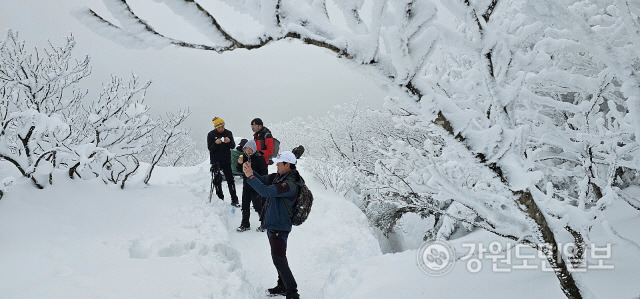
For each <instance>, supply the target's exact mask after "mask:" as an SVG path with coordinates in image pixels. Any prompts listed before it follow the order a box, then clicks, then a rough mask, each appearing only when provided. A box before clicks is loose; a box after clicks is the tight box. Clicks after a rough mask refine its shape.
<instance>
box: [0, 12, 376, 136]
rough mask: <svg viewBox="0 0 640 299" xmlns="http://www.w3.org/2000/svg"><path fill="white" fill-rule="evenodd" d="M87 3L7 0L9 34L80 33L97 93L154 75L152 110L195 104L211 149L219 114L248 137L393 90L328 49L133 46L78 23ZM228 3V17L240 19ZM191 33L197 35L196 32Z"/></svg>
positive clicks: (195, 127) (2, 17) (42, 38)
mask: <svg viewBox="0 0 640 299" xmlns="http://www.w3.org/2000/svg"><path fill="white" fill-rule="evenodd" d="M134 3H142V4H137V6H133V5H132V7H134V9H135V8H136V7H137V8H138V9H144V8H145V6H143V5H149V6H147V7H148V8H147V9H146V10H147V11H153V13H157V14H162V12H163V7H160V6H158V5H159V4H157V3H155V2H154V1H153V0H137V1H136V2H134ZM81 6H88V7H91V8H94V9H97V10H99V11H100V10H101V9H102V3H101V1H97V0H64V1H45V0H19V1H16V0H0V29H1V30H2V35H3V37H2V38H4V36H6V31H7V30H8V29H9V28H12V29H14V30H17V31H19V33H20V37H21V39H25V40H26V41H27V47H31V48H32V47H34V46H38V47H42V46H44V45H45V44H46V42H47V40H50V41H51V42H52V43H53V44H54V45H60V44H61V43H62V41H63V39H62V36H65V35H68V34H70V33H73V35H74V37H75V40H76V43H77V46H76V48H75V50H74V55H75V56H78V57H80V56H84V55H89V56H90V57H91V65H92V74H91V76H90V77H89V78H87V79H85V80H84V82H82V85H83V88H88V89H93V90H97V89H99V88H100V87H101V84H102V83H106V82H108V81H109V80H110V79H109V78H110V76H111V75H112V74H113V75H116V76H119V77H125V78H126V77H128V76H129V75H130V74H131V73H134V74H136V75H139V76H140V77H141V78H142V79H144V80H151V81H152V82H153V83H152V85H151V87H150V89H149V90H148V93H147V97H146V100H145V102H146V104H147V105H149V106H150V107H151V111H152V113H154V114H158V113H162V112H164V111H167V110H169V109H176V108H178V107H184V106H189V107H190V108H191V111H192V114H191V116H190V117H189V120H188V121H187V122H186V127H190V128H191V129H192V134H191V135H192V137H193V138H194V139H195V140H196V141H197V142H198V143H199V144H198V146H199V147H204V144H205V141H204V140H205V138H206V134H207V133H208V132H209V131H210V130H211V129H212V128H213V126H212V123H211V118H212V117H213V116H219V117H222V118H223V119H224V120H225V122H226V123H227V128H228V129H230V130H232V131H233V132H234V135H235V136H243V137H248V136H250V135H251V134H252V132H251V130H250V126H249V123H250V121H251V119H253V118H255V117H260V118H262V119H263V120H264V121H265V125H266V126H269V124H271V123H275V122H280V121H288V120H291V119H292V118H294V117H296V116H303V117H304V116H307V115H312V116H320V115H323V114H324V113H326V112H327V111H328V110H329V109H330V108H331V107H333V106H335V105H336V104H341V103H345V102H349V101H351V100H352V99H353V98H355V97H359V96H361V97H362V98H363V99H364V102H365V103H366V104H367V105H369V106H371V107H373V108H382V104H383V100H384V97H385V95H386V92H385V90H383V89H382V88H381V87H380V86H379V85H377V84H376V83H374V82H372V80H371V79H370V78H367V77H365V75H364V74H363V73H362V72H361V71H358V70H355V69H353V68H352V67H350V66H349V65H347V64H346V63H345V62H343V61H341V60H339V59H338V58H337V57H336V56H335V55H333V53H331V52H329V51H328V50H324V49H320V48H317V47H313V46H307V45H302V44H300V43H298V42H289V41H280V42H277V43H273V44H271V45H269V46H267V47H264V48H262V49H257V50H251V51H246V50H238V51H233V52H228V53H224V54H217V53H215V52H211V51H201V50H193V49H179V48H175V47H167V48H163V49H161V50H155V49H148V50H132V49H127V48H125V47H123V46H121V45H119V44H116V43H114V42H112V41H110V40H108V39H105V38H103V37H100V36H98V35H96V34H95V33H94V32H93V31H90V30H89V29H88V28H86V27H85V26H84V25H82V24H81V23H80V22H79V21H78V20H76V19H75V17H73V16H72V15H71V13H70V12H71V10H72V9H74V8H77V7H81ZM220 7H221V11H222V13H221V14H224V16H220V17H221V18H222V19H224V18H237V17H238V16H230V14H229V13H228V10H225V9H224V7H222V6H220ZM212 14H214V15H216V12H212ZM178 23H179V22H178V21H175V20H172V19H164V20H163V22H161V23H158V24H157V27H156V28H157V29H158V30H159V31H161V32H163V31H162V30H163V29H164V28H166V29H165V30H167V31H169V30H171V29H170V28H172V29H173V30H172V31H173V32H169V33H170V34H172V35H176V34H181V33H182V31H183V27H181V26H184V25H183V24H178ZM152 25H153V24H152ZM163 26H164V27H163ZM184 32H186V30H185V31H184ZM184 36H185V37H186V38H188V39H197V35H192V33H191V31H189V33H185V35H184ZM172 37H179V36H172ZM91 95H92V96H93V97H95V95H96V94H95V93H91Z"/></svg>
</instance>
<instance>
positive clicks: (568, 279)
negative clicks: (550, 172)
mask: <svg viewBox="0 0 640 299" xmlns="http://www.w3.org/2000/svg"><path fill="white" fill-rule="evenodd" d="M518 193H519V195H520V197H519V198H518V203H520V205H521V206H522V207H523V210H524V211H525V212H526V213H527V214H528V215H529V217H531V219H533V220H534V221H535V223H536V226H537V229H538V230H539V233H540V235H539V236H538V238H539V239H540V241H542V242H543V243H544V244H546V245H549V246H541V247H540V248H539V249H538V250H542V252H543V253H544V254H545V256H546V257H547V261H548V262H549V265H551V267H552V268H553V271H554V272H555V274H556V277H557V278H558V280H559V281H560V288H562V292H564V294H565V295H566V296H567V298H570V299H578V298H582V294H580V289H579V288H578V285H576V282H575V280H574V279H573V275H571V272H569V269H568V268H567V264H566V263H565V261H564V259H563V258H562V251H561V249H559V248H558V243H556V238H555V236H554V234H553V231H552V230H551V228H550V227H549V224H548V223H547V220H546V219H545V218H544V214H542V212H541V211H540V208H538V205H537V204H536V203H535V201H534V200H533V196H532V195H531V192H529V191H524V192H522V191H520V192H518Z"/></svg>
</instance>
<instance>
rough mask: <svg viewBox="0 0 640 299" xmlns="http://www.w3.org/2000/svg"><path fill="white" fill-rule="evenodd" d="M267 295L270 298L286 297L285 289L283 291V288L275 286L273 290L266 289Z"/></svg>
mask: <svg viewBox="0 0 640 299" xmlns="http://www.w3.org/2000/svg"><path fill="white" fill-rule="evenodd" d="M267 293H269V295H271V296H278V295H286V294H287V289H285V288H284V286H276V287H275V288H270V289H268V290H267Z"/></svg>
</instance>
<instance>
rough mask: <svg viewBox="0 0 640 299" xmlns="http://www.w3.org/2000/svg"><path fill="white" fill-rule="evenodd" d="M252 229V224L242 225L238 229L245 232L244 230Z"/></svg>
mask: <svg viewBox="0 0 640 299" xmlns="http://www.w3.org/2000/svg"><path fill="white" fill-rule="evenodd" d="M250 229H251V226H248V225H247V226H244V225H240V226H239V227H238V228H237V229H236V230H237V231H238V232H244V231H248V230H250Z"/></svg>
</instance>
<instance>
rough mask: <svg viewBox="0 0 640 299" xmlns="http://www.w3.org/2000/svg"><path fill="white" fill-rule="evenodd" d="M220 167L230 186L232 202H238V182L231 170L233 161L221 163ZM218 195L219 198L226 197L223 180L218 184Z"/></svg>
mask: <svg viewBox="0 0 640 299" xmlns="http://www.w3.org/2000/svg"><path fill="white" fill-rule="evenodd" d="M220 169H222V173H224V177H225V179H226V180H227V186H228V187H229V194H231V203H237V202H238V195H236V182H235V181H234V180H233V173H232V172H231V163H226V164H222V165H220ZM216 195H218V198H220V199H224V194H223V193H222V182H220V183H219V184H217V185H216Z"/></svg>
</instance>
